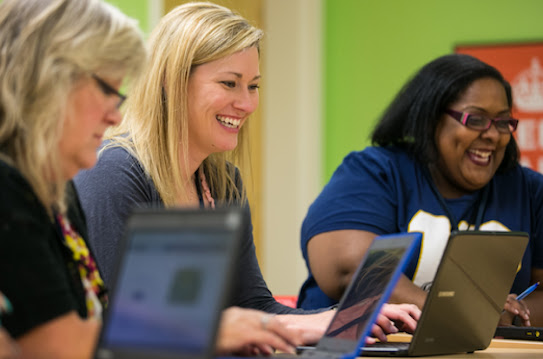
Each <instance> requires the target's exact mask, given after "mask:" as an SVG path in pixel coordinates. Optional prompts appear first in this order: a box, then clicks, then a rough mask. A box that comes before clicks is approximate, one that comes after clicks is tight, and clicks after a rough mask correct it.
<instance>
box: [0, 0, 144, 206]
mask: <svg viewBox="0 0 543 359" xmlns="http://www.w3.org/2000/svg"><path fill="white" fill-rule="evenodd" d="M145 59H146V51H145V45H144V41H143V38H142V35H141V32H140V30H139V28H138V25H137V23H136V21H135V20H133V19H130V18H128V17H127V16H125V15H124V14H123V13H121V12H120V11H119V10H118V9H116V8H115V7H113V6H111V5H108V4H106V3H104V2H102V1H100V0H76V1H74V0H24V1H21V0H4V1H3V2H2V3H1V4H0V154H1V156H2V159H3V160H5V161H7V162H8V163H10V164H11V165H13V166H14V167H16V168H17V169H18V170H19V171H20V172H21V173H22V175H23V176H24V177H25V178H26V179H27V180H28V182H29V183H30V185H31V186H32V188H33V190H34V191H35V192H36V194H37V196H38V198H39V199H40V201H41V202H42V203H43V205H44V206H45V208H46V209H47V210H48V211H50V213H51V210H52V209H55V210H60V211H63V210H64V207H65V205H64V189H65V184H66V180H65V179H62V177H61V176H60V161H59V154H58V143H59V140H60V136H61V133H62V128H63V121H64V111H65V108H66V101H67V98H68V95H69V93H70V91H72V89H73V87H74V85H75V83H76V82H77V81H79V80H81V79H82V78H84V77H86V76H90V75H91V73H93V72H100V73H101V74H104V75H106V76H110V77H112V78H123V77H125V76H126V77H127V78H133V77H135V76H136V75H137V74H138V73H139V72H140V70H141V68H142V67H143V65H144V62H145Z"/></svg>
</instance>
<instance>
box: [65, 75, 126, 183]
mask: <svg viewBox="0 0 543 359" xmlns="http://www.w3.org/2000/svg"><path fill="white" fill-rule="evenodd" d="M104 81H106V82H107V83H108V84H109V85H110V86H111V87H113V88H115V89H118V88H119V87H120V85H121V81H120V80H118V81H111V80H110V79H107V78H104ZM118 102H119V98H118V97H117V96H116V95H113V94H109V93H108V94H106V93H104V91H103V90H102V89H101V87H100V85H99V83H98V82H97V81H96V80H94V79H92V78H85V79H82V80H80V81H79V82H78V83H77V84H76V85H75V87H74V89H73V90H72V92H71V93H70V95H69V96H68V104H67V109H66V117H65V121H64V127H63V129H62V134H61V139H60V142H59V151H60V160H61V162H62V172H63V176H64V178H65V179H69V178H72V177H73V176H75V175H76V174H77V172H78V171H79V170H80V169H83V168H90V167H92V166H94V165H95V163H96V151H97V150H98V147H99V146H100V144H101V143H102V137H103V135H104V132H105V131H106V129H107V128H108V127H109V126H112V125H116V124H118V123H119V122H120V121H121V113H120V112H119V110H118V109H117V104H118Z"/></svg>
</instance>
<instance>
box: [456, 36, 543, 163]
mask: <svg viewBox="0 0 543 359" xmlns="http://www.w3.org/2000/svg"><path fill="white" fill-rule="evenodd" d="M455 51H456V52H458V53H463V54H469V55H472V56H475V57H477V58H478V59H480V60H482V61H484V62H486V63H487V64H490V65H492V66H494V67H496V68H497V69H498V70H499V71H500V72H501V73H502V75H503V76H504V77H505V79H506V80H507V81H509V83H510V84H511V87H512V89H513V117H515V118H518V119H519V120H520V121H519V125H518V128H517V131H516V133H515V138H516V139H517V142H518V145H519V148H520V152H521V162H522V164H523V165H525V166H527V167H530V168H532V169H534V170H536V171H538V172H541V173H543V42H541V43H527V44H504V45H481V46H457V47H456V49H455Z"/></svg>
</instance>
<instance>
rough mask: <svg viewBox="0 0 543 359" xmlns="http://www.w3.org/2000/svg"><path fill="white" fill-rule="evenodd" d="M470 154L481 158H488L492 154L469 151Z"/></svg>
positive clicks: (489, 152)
mask: <svg viewBox="0 0 543 359" xmlns="http://www.w3.org/2000/svg"><path fill="white" fill-rule="evenodd" d="M469 152H470V153H473V154H474V155H476V156H478V157H482V158H488V157H490V155H491V154H492V152H491V151H479V150H470V151H469Z"/></svg>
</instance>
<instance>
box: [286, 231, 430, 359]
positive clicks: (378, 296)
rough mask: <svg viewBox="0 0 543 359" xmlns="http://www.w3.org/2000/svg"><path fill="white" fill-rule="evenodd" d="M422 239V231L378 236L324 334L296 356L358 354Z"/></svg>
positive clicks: (322, 356)
mask: <svg viewBox="0 0 543 359" xmlns="http://www.w3.org/2000/svg"><path fill="white" fill-rule="evenodd" d="M421 238H422V235H421V234H420V233H400V234H392V235H384V236H380V237H377V238H375V239H374V240H373V242H372V244H371V246H370V247H369V249H368V251H367V252H366V255H365V257H364V259H363V260H362V261H361V262H360V264H359V266H358V268H357V270H356V272H355V273H354V274H353V278H352V279H351V283H350V284H349V286H348V288H347V290H346V291H345V293H344V294H343V296H342V298H341V301H340V302H339V306H338V308H337V312H336V314H335V315H334V317H333V318H332V320H331V322H330V324H329V326H328V329H327V330H326V332H325V334H324V336H323V337H322V338H321V339H320V340H319V342H318V343H317V345H316V346H315V347H302V348H299V349H303V350H302V351H301V354H299V355H298V356H295V357H300V356H301V357H312V358H355V357H357V356H358V354H359V352H360V347H361V346H362V345H363V344H364V342H365V340H366V336H368V335H369V334H370V332H371V328H372V326H373V323H374V322H375V320H376V319H377V315H378V314H379V311H380V310H381V306H382V305H383V304H384V303H385V302H386V301H387V300H388V298H389V296H390V294H391V292H392V290H393V289H394V287H395V286H396V283H397V281H398V279H399V278H400V275H401V274H402V271H403V270H404V268H405V265H406V263H407V262H408V261H409V259H410V258H411V256H412V254H413V252H414V250H415V248H418V247H419V246H420V241H421ZM281 357H294V356H287V355H281Z"/></svg>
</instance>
